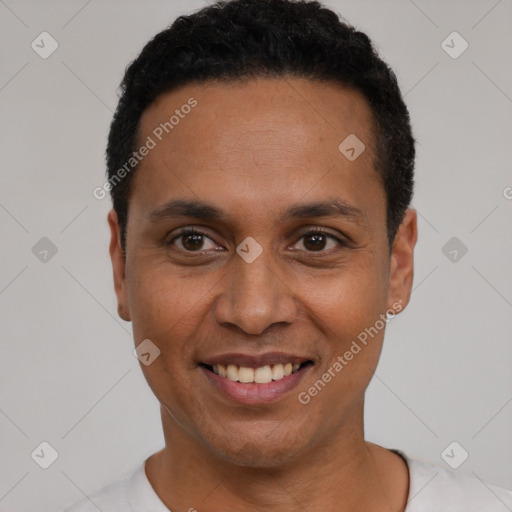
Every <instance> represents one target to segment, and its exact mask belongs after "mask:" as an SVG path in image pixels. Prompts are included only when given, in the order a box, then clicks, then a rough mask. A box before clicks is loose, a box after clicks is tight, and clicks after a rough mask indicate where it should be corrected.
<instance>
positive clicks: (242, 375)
mask: <svg viewBox="0 0 512 512" xmlns="http://www.w3.org/2000/svg"><path fill="white" fill-rule="evenodd" d="M299 368H300V364H299V363H286V364H272V365H265V366H260V367H258V368H248V367H246V366H238V365H236V364H228V365H227V366H226V365H224V364H214V365H213V366H212V369H213V372H214V373H216V374H217V375H219V376H220V377H224V378H227V379H229V380H232V381H234V382H237V381H238V382H243V383H252V382H255V383H257V384H267V383H269V382H272V381H273V380H281V379H282V378H284V377H287V376H288V375H291V374H292V373H295V372H296V371H297V370H298V369H299Z"/></svg>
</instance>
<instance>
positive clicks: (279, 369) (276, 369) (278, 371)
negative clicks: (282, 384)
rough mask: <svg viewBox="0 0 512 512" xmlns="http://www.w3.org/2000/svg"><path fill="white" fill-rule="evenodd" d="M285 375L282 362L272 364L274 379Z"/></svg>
mask: <svg viewBox="0 0 512 512" xmlns="http://www.w3.org/2000/svg"><path fill="white" fill-rule="evenodd" d="M283 377H284V370H283V365H282V364H275V365H274V366H272V379H273V380H279V379H282V378H283Z"/></svg>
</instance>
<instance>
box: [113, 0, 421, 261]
mask: <svg viewBox="0 0 512 512" xmlns="http://www.w3.org/2000/svg"><path fill="white" fill-rule="evenodd" d="M340 18H341V17H339V16H338V15H337V14H336V13H334V12H333V11H332V10H330V9H328V8H326V7H324V6H322V5H321V4H320V3H319V2H317V1H308V0H295V1H294V0H227V1H218V2H216V3H214V4H212V5H210V6H207V7H205V8H202V9H200V10H198V11H196V12H194V13H192V14H190V15H186V16H185V15H184V16H179V17H178V18H176V20H175V21H174V22H173V23H172V25H170V26H169V27H168V28H166V29H165V30H163V31H162V32H160V33H158V34H157V35H156V36H154V37H153V38H152V39H151V40H150V41H149V42H148V43H147V44H146V45H145V46H144V48H143V49H142V51H141V53H140V55H139V56H138V57H137V58H136V59H135V60H134V61H133V62H131V63H130V64H129V66H128V67H127V68H126V71H125V74H124V77H123V80H122V82H121V85H120V97H119V103H118V105H117V109H116V112H115V114H114V117H113V120H112V123H111V125H110V133H109V136H108V144H107V150H106V161H107V176H108V178H107V180H108V182H109V183H110V184H111V186H110V188H109V189H110V194H111V198H112V203H113V208H114V209H115V211H116V212H117V215H118V219H119V225H120V229H121V243H122V248H123V252H124V253H125V251H126V224H127V219H128V200H129V196H130V183H131V182H132V181H133V176H134V173H135V170H136V166H135V167H134V169H133V171H132V172H129V173H124V174H126V176H124V178H123V179H122V180H118V181H117V182H115V181H114V180H115V177H116V173H117V172H118V170H119V169H121V168H122V167H123V165H125V163H126V162H127V161H129V159H130V157H132V155H133V153H134V151H135V149H136V147H135V146H136V141H137V130H138V126H139V123H140V118H141V115H142V113H143V112H144V110H145V109H147V108H148V106H149V105H150V104H151V103H152V102H154V101H155V99H156V98H157V97H159V96H160V95H161V94H163V93H166V92H170V91H171V90H173V89H175V88H178V87H179V86H182V85H185V84H187V83H192V82H196V83H197V82H206V81H224V82H236V81H241V80H247V79H251V78H259V77H266V78H282V77H298V78H299V77H300V78H308V79H310V80H312V81H315V80H317V81H326V80H329V81H335V82H338V83H340V84H342V85H343V86H345V87H350V88H352V89H354V90H356V91H358V92H360V93H361V94H362V95H363V96H364V97H365V99H366V100H367V101H368V103H369V105H370V107H371V110H372V113H373V120H374V133H375V139H376V140H375V148H376V151H375V153H376V155H375V170H376V171H377V172H378V173H379V175H380V177H381V181H382V184H383V187H384V190H385V193H386V201H387V205H386V228H387V237H388V242H389V247H390V250H391V247H392V243H393V240H394V238H395V235H396V232H397V230H398V228H399V226H400V224H401V222H402V220H403V217H404V215H405V211H406V210H407V208H408V207H409V204H410V201H411V199H412V195H413V187H414V159H415V140H414V138H413V135H412V130H411V126H410V120H409V112H408V110H407V107H406V105H405V103H404V101H403V98H402V94H401V92H400V89H399V87H398V83H397V79H396V75H395V74H394V72H393V71H392V70H391V69H390V67H388V65H387V64H386V63H385V62H383V60H381V58H380V57H379V55H378V53H377V50H376V49H375V47H374V45H373V43H372V42H371V41H370V39H369V37H368V36H367V35H366V34H365V33H363V32H360V31H358V30H356V29H355V28H354V27H353V26H351V25H350V24H348V23H346V22H345V21H341V19H340ZM113 183H115V186H112V184H113Z"/></svg>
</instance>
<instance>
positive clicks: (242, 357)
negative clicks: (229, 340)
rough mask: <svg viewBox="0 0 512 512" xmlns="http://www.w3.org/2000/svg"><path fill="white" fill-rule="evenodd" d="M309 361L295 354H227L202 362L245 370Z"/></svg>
mask: <svg viewBox="0 0 512 512" xmlns="http://www.w3.org/2000/svg"><path fill="white" fill-rule="evenodd" d="M306 361H311V358H309V357H306V356H300V355H297V354H290V353H286V352H265V353H264V354H258V355H250V354H242V353H235V352H232V353H229V354H219V355H216V356H212V357H209V358H207V359H204V360H202V361H201V362H202V363H203V364H207V365H209V366H213V365H214V364H224V365H228V364H236V365H238V366H244V367H246V368H258V367H260V366H266V365H271V364H286V363H299V364H302V363H305V362H306Z"/></svg>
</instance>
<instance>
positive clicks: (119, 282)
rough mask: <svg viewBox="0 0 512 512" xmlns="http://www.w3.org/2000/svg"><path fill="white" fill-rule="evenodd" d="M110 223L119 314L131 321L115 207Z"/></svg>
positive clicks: (109, 215) (109, 219)
mask: <svg viewBox="0 0 512 512" xmlns="http://www.w3.org/2000/svg"><path fill="white" fill-rule="evenodd" d="M107 220H108V224H109V226H110V247H109V251H110V259H111V261H112V270H113V272H114V288H115V291H116V296H117V314H118V315H119V316H120V317H121V318H122V319H123V320H126V321H127V322H129V321H130V320H131V317H130V311H129V309H128V305H127V304H128V301H127V293H126V276H125V261H124V256H123V249H122V246H121V228H120V227H119V221H118V218H117V213H116V211H115V210H114V209H112V210H110V211H109V212H108V216H107Z"/></svg>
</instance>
